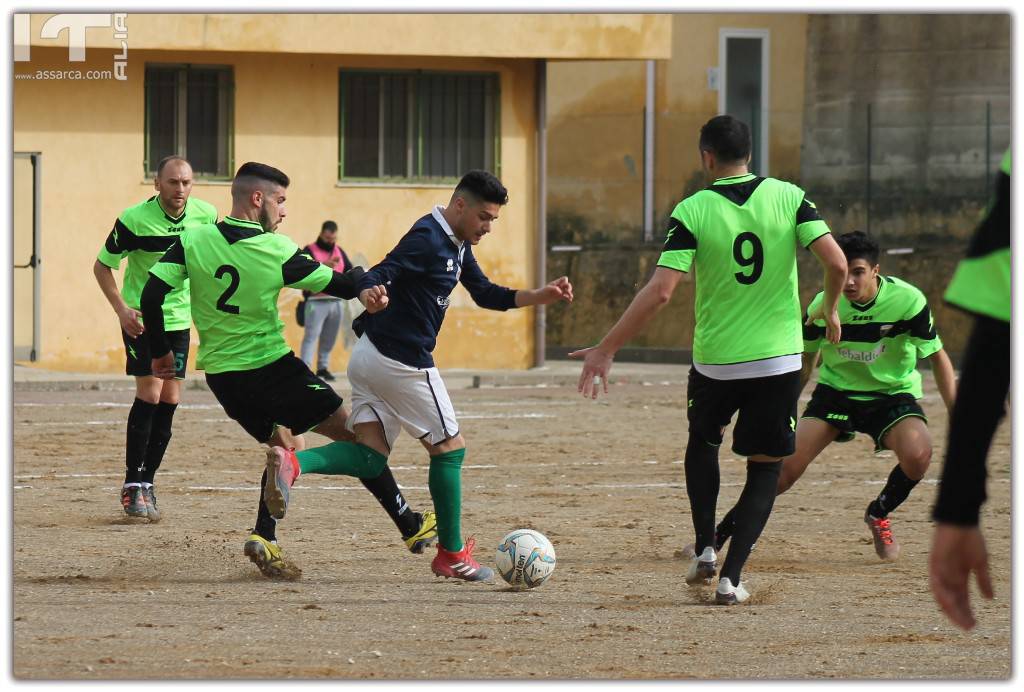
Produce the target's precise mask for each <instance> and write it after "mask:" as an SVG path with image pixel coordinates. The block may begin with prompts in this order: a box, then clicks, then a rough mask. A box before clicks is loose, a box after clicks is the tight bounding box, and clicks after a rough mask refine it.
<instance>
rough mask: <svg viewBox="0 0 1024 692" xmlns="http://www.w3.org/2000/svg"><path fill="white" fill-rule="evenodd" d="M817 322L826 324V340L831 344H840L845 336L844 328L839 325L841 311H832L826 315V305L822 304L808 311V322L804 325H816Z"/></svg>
mask: <svg viewBox="0 0 1024 692" xmlns="http://www.w3.org/2000/svg"><path fill="white" fill-rule="evenodd" d="M815 320H821V321H822V322H824V323H825V338H826V339H828V340H829V343H833V344H838V343H839V339H840V338H842V335H843V327H842V325H841V324H840V323H839V311H838V310H832V311H831V313H830V314H828V315H826V314H825V304H824V303H821V304H819V305H818V306H817V307H815V308H814V309H813V310H808V311H807V321H806V322H804V324H806V325H811V324H814V321H815Z"/></svg>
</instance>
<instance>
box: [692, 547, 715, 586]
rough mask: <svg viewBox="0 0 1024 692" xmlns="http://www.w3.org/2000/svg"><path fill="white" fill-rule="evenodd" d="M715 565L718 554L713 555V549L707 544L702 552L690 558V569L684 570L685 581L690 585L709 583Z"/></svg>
mask: <svg viewBox="0 0 1024 692" xmlns="http://www.w3.org/2000/svg"><path fill="white" fill-rule="evenodd" d="M717 567H718V556H716V555H715V549H714V548H712V547H711V546H708V547H707V548H705V549H704V552H703V553H701V554H700V555H695V556H694V557H693V558H691V559H690V569H688V570H687V571H686V583H687V584H689V585H691V586H694V585H698V584H710V583H711V579H712V578H713V577H714V576H715V570H716V569H717Z"/></svg>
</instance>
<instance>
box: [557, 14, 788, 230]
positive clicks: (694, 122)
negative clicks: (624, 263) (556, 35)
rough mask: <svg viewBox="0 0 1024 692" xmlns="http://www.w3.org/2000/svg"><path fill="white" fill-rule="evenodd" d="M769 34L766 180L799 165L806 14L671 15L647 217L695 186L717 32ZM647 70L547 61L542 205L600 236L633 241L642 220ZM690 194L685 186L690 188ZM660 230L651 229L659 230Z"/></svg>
mask: <svg viewBox="0 0 1024 692" xmlns="http://www.w3.org/2000/svg"><path fill="white" fill-rule="evenodd" d="M726 28H732V29H767V30H768V31H769V46H770V73H769V94H768V100H767V107H768V108H769V111H770V114H769V118H770V119H769V126H770V131H769V137H770V139H769V162H770V171H769V172H770V174H771V175H773V176H778V177H784V178H787V179H795V178H796V177H797V176H798V175H799V171H800V143H801V132H802V127H803V98H804V71H805V70H804V58H805V52H806V33H807V16H806V15H803V14H785V13H779V14H696V13H694V14H689V13H681V14H675V15H672V39H671V42H672V58H671V59H670V60H659V61H658V62H657V66H656V78H655V82H656V83H655V90H656V91H655V110H656V122H655V161H656V167H655V205H654V209H655V218H656V220H660V219H663V218H664V217H666V216H667V215H668V213H669V212H670V211H671V209H672V208H673V207H674V206H675V204H676V203H677V202H678V201H679V200H680V199H681V198H682V197H683V194H684V191H685V190H686V189H687V188H688V187H689V186H692V185H694V184H697V185H702V184H703V178H702V177H700V176H701V171H700V157H699V155H698V154H697V139H698V136H699V133H700V127H701V125H703V124H704V123H705V122H707V120H708V119H709V118H711V117H712V116H714V115H717V114H718V91H713V90H711V89H709V88H708V84H707V71H708V68H710V67H715V66H718V65H719V64H720V62H721V57H720V56H719V54H718V51H719V32H720V30H721V29H726ZM645 79H646V68H645V66H644V64H643V63H642V62H637V61H587V62H575V61H564V62H553V63H551V65H550V66H549V71H548V118H549V137H550V142H549V162H550V163H549V171H548V173H549V176H550V180H551V190H550V194H549V198H548V208H549V209H550V210H552V211H553V212H560V213H573V214H579V215H581V216H583V217H585V218H587V219H588V221H590V222H591V223H592V224H596V225H598V226H603V227H604V229H603V230H605V231H606V232H607V233H611V234H614V233H615V232H616V231H617V229H625V230H624V231H623V232H624V233H626V234H628V236H629V238H630V239H632V240H639V236H638V234H637V233H636V232H635V231H636V229H639V228H642V223H643V216H642V215H643V205H642V201H643V165H644V161H643V137H644V122H643V115H644V98H645V88H646V84H645ZM691 191H692V190H691ZM663 231H664V229H662V228H656V233H657V234H659V235H660V234H661V233H662V232H663Z"/></svg>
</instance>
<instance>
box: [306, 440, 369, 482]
mask: <svg viewBox="0 0 1024 692" xmlns="http://www.w3.org/2000/svg"><path fill="white" fill-rule="evenodd" d="M295 457H296V458H297V459H298V460H299V468H300V469H302V472H303V473H320V474H323V475H326V476H355V477H356V478H376V477H377V476H379V475H380V474H381V472H382V471H383V470H384V467H385V466H386V465H387V463H388V458H387V457H386V456H384V455H383V454H381V453H380V452H377V451H375V450H373V449H370V448H369V447H367V446H366V445H361V444H359V443H357V442H332V443H330V444H328V445H324V446H323V447H314V448H313V449H306V450H303V451H301V452H296V453H295Z"/></svg>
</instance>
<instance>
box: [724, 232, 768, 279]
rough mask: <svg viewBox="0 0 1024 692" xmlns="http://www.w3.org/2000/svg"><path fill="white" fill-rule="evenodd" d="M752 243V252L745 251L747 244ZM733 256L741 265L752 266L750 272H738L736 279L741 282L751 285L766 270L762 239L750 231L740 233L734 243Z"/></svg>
mask: <svg viewBox="0 0 1024 692" xmlns="http://www.w3.org/2000/svg"><path fill="white" fill-rule="evenodd" d="M747 243H750V254H749V255H747V254H745V253H744V249H746V248H745V246H746V244H747ZM732 256H733V259H735V260H736V263H737V264H738V265H740V266H741V267H750V273H749V274H745V273H743V272H741V271H739V272H736V274H735V276H736V280H737V281H739V282H740V283H741V284H746V285H750V284H752V283H754V282H755V281H757V280H758V279H760V278H761V272H762V271H764V246H763V245H761V239H760V238H758V237H757V236H756V235H754V234H753V233H751V232H750V231H746V232H744V233H740V234H739V235H738V236H736V241H735V242H734V243H733V244H732Z"/></svg>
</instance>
